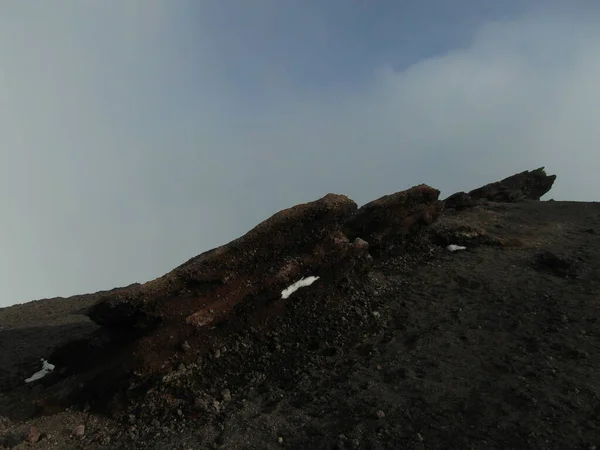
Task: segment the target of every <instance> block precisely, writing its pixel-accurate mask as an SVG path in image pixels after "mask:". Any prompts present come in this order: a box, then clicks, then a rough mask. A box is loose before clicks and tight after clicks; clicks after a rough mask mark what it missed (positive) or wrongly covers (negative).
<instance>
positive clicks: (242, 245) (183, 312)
mask: <svg viewBox="0 0 600 450" xmlns="http://www.w3.org/2000/svg"><path fill="white" fill-rule="evenodd" d="M356 209H357V206H356V204H355V203H354V202H353V201H352V200H350V199H349V198H347V197H345V196H342V195H334V194H329V195H327V196H325V197H323V198H322V199H320V200H317V201H315V202H311V203H306V204H302V205H298V206H295V207H293V208H289V209H286V210H283V211H280V212H279V213H277V214H275V215H274V216H272V217H271V218H269V219H268V220H266V221H264V222H262V223H261V224H259V225H258V226H256V227H255V228H254V229H252V230H251V231H250V232H248V233H247V234H246V235H244V236H242V237H241V238H239V239H236V240H234V241H232V242H230V243H229V244H227V245H224V246H222V247H218V248H216V249H213V250H210V251H208V252H205V253H203V254H201V255H199V256H197V257H195V258H192V259H190V260H189V261H187V262H186V263H184V264H182V265H181V266H179V267H177V268H176V269H174V270H173V271H171V272H170V273H168V274H166V275H164V276H162V277H160V278H157V279H156V280H153V281H150V282H148V283H145V284H143V285H139V286H135V287H133V288H131V289H124V290H121V291H118V292H116V293H114V294H111V295H108V296H105V297H104V298H103V299H102V300H101V301H100V302H98V303H97V304H96V305H94V306H93V307H92V308H91V310H90V312H89V317H90V318H91V319H92V320H93V321H95V322H97V323H99V324H101V325H104V326H105V327H109V328H110V327H117V328H118V327H123V326H126V327H131V326H134V327H145V326H148V325H154V324H156V322H157V321H162V322H165V321H173V320H176V321H181V322H183V323H187V324H191V325H194V326H197V327H202V326H204V325H207V324H209V323H212V322H213V321H215V320H218V319H219V318H220V317H222V316H224V315H226V313H227V312H228V311H229V310H231V308H233V307H234V306H235V305H236V304H237V303H239V302H240V301H242V300H243V299H244V298H247V297H249V296H253V295H256V294H258V293H261V294H262V295H263V296H267V297H274V296H277V295H278V293H280V292H281V291H282V290H283V289H284V288H285V287H287V286H288V285H290V284H292V283H293V282H295V281H296V280H297V279H299V278H301V277H303V276H309V275H318V273H319V272H322V271H324V270H327V269H328V268H331V267H332V266H335V265H337V264H339V263H340V262H341V259H343V258H345V257H350V256H351V254H352V255H353V254H358V253H361V252H362V250H361V249H360V248H359V249H358V250H357V248H356V246H354V245H352V244H351V243H350V242H349V240H348V238H346V237H345V236H344V235H343V234H342V233H341V228H342V224H343V223H344V222H345V221H346V220H347V219H348V218H349V217H351V216H352V214H353V213H354V212H355V211H356ZM209 310H211V311H212V312H209Z"/></svg>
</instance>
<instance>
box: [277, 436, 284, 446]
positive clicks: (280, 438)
mask: <svg viewBox="0 0 600 450" xmlns="http://www.w3.org/2000/svg"><path fill="white" fill-rule="evenodd" d="M277 442H279V443H280V444H283V438H282V437H281V436H279V437H278V438H277Z"/></svg>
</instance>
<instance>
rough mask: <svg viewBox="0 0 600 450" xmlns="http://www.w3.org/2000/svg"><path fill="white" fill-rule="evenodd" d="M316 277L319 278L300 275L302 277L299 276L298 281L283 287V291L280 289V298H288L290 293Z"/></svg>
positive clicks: (307, 284)
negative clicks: (285, 287)
mask: <svg viewBox="0 0 600 450" xmlns="http://www.w3.org/2000/svg"><path fill="white" fill-rule="evenodd" d="M318 279H319V277H308V278H304V277H302V278H300V279H299V280H298V281H296V282H295V283H294V284H292V285H291V286H289V287H288V288H287V289H284V290H283V291H281V298H288V297H289V296H290V295H292V294H293V293H294V292H296V291H297V290H298V289H300V288H301V287H305V286H310V285H311V284H313V283H314V282H315V281H317V280H318Z"/></svg>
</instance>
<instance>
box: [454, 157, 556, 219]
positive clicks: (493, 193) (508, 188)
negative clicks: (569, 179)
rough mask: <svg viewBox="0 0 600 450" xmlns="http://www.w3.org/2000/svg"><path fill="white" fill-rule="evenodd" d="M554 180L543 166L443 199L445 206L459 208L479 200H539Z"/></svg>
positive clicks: (508, 201)
mask: <svg viewBox="0 0 600 450" xmlns="http://www.w3.org/2000/svg"><path fill="white" fill-rule="evenodd" d="M555 180H556V175H546V172H545V170H544V168H543V167H540V168H539V169H536V170H531V171H525V172H521V173H517V174H515V175H512V176H510V177H508V178H505V179H503V180H501V181H496V182H495V183H490V184H486V185H485V186H482V187H480V188H477V189H474V190H472V191H471V192H469V193H466V192H457V193H455V194H452V195H451V196H450V197H448V198H447V199H446V200H444V207H445V208H453V209H456V210H461V209H464V208H469V207H472V206H475V205H476V204H477V203H478V202H481V201H486V200H487V201H492V202H502V203H515V202H520V201H522V200H539V199H540V198H541V197H542V196H543V195H544V194H546V193H547V192H548V191H550V189H552V185H553V184H554V181H555Z"/></svg>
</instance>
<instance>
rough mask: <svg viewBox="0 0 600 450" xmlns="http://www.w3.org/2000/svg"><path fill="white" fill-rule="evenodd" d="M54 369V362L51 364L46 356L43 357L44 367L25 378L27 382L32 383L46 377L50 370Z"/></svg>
mask: <svg viewBox="0 0 600 450" xmlns="http://www.w3.org/2000/svg"><path fill="white" fill-rule="evenodd" d="M53 370H54V364H50V363H49V362H48V361H46V360H45V359H44V358H42V368H41V370H38V371H37V372H36V373H34V374H33V375H31V376H30V377H29V378H27V379H26V380H25V383H31V382H32V381H35V380H39V379H40V378H44V377H45V376H46V375H48V374H49V373H50V372H52V371H53Z"/></svg>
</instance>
